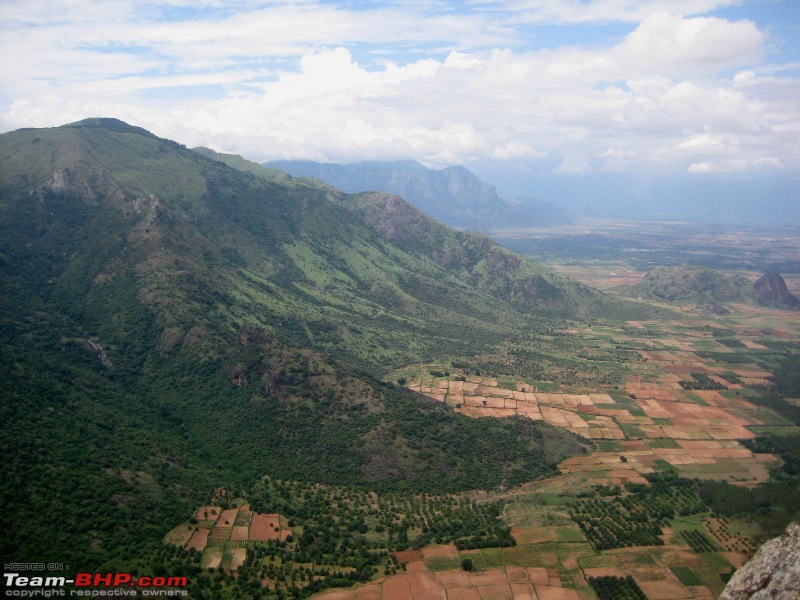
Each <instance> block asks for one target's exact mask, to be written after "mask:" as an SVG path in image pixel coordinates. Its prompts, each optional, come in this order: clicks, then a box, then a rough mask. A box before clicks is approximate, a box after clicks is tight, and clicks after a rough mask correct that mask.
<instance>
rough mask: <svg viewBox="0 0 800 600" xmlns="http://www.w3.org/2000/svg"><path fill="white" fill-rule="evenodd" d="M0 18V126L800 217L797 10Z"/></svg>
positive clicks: (8, 12)
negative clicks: (423, 168)
mask: <svg viewBox="0 0 800 600" xmlns="http://www.w3.org/2000/svg"><path fill="white" fill-rule="evenodd" d="M0 21H1V22H2V25H1V26H0V27H2V36H0V56H2V59H0V60H2V65H3V67H2V69H0V129H2V130H3V131H8V130H12V129H17V128H20V127H44V126H55V125H60V124H63V123H68V122H72V121H76V120H79V119H82V118H86V117H93V116H109V117H116V118H120V119H123V120H125V121H127V122H129V123H132V124H135V125H139V126H142V127H145V128H147V129H149V130H151V131H152V132H153V133H155V134H157V135H159V136H163V137H168V138H171V139H175V140H177V141H179V142H181V143H184V144H186V145H187V146H190V147H193V146H208V147H211V148H213V149H215V150H219V151H225V152H234V153H238V154H242V155H243V156H245V157H247V158H249V159H251V160H257V161H266V160H275V159H310V160H317V161H329V162H356V161H361V160H395V159H415V160H418V161H420V162H422V163H423V164H425V165H427V166H430V167H434V168H440V167H444V166H447V165H453V164H463V165H465V166H467V167H468V168H470V169H472V170H473V171H474V172H476V173H477V174H478V175H479V176H481V177H482V178H483V179H484V180H486V181H488V182H490V183H493V184H495V185H497V187H498V191H499V192H500V193H501V195H504V196H514V195H519V196H528V197H533V196H538V197H541V198H544V199H547V200H550V201H552V202H555V203H559V204H564V205H567V206H571V207H573V208H579V207H583V206H585V205H592V206H594V207H596V208H601V209H607V210H610V211H612V212H613V211H617V212H620V211H621V212H622V213H625V214H632V215H637V214H640V215H642V214H647V215H662V216H673V217H674V216H680V215H686V216H693V215H694V216H697V215H700V216H709V215H715V214H718V215H719V216H720V217H721V218H725V217H726V216H727V217H733V216H741V217H746V218H763V219H765V220H770V219H781V220H787V219H788V220H798V219H800V183H799V182H800V142H798V140H799V139H800V100H798V99H800V42H799V41H798V40H800V35H798V33H800V31H799V29H800V6H798V5H797V3H796V2H795V1H794V0H775V1H773V0H753V1H735V0H693V1H692V0H675V1H670V2H664V1H657V0H588V1H578V0H565V1H563V2H549V1H545V0H507V1H501V2H483V1H481V0H474V1H471V2H435V1H434V2H313V1H302V0H301V1H297V2H291V1H280V0H277V1H274V2H249V1H248V2H244V1H242V2H235V1H234V2H222V1H214V0H207V1H199V2H186V1H183V0H174V1H171V2H169V1H168V2H157V3H156V2H147V1H144V2H140V1H137V2H133V1H126V0H121V1H118V2H98V1H94V0H71V1H56V2H52V1H50V2H41V1H33V2H30V1H25V2H23V1H17V0H6V1H5V2H3V4H2V6H0Z"/></svg>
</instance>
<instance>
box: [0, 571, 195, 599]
mask: <svg viewBox="0 0 800 600" xmlns="http://www.w3.org/2000/svg"><path fill="white" fill-rule="evenodd" d="M65 573H68V574H65ZM188 583H189V582H188V580H187V578H186V577H176V576H161V575H155V576H150V575H138V574H137V575H133V574H131V573H126V572H110V573H99V572H98V573H90V572H86V571H78V572H77V573H75V572H74V571H73V569H72V567H71V566H70V565H68V564H64V563H36V562H27V563H4V564H3V588H4V590H5V593H4V596H5V597H9V598H66V597H73V596H76V597H85V598H109V597H112V598H126V597H127V598H131V597H133V598H148V597H149V598H169V597H188V595H189V592H188V591H187V590H186V586H187V585H188Z"/></svg>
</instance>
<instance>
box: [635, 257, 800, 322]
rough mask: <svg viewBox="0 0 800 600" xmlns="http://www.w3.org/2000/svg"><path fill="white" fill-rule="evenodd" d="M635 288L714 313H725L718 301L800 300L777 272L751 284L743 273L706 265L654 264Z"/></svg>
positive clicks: (781, 303)
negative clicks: (726, 271) (672, 265)
mask: <svg viewBox="0 0 800 600" xmlns="http://www.w3.org/2000/svg"><path fill="white" fill-rule="evenodd" d="M636 287H637V288H638V289H639V290H641V291H644V292H645V293H647V294H650V295H651V296H653V297H655V298H660V299H663V300H669V301H689V302H696V303H697V304H698V305H699V306H700V308H701V310H702V311H703V312H706V313H708V314H716V315H720V314H725V313H726V312H727V310H726V309H725V308H724V307H723V306H720V304H719V303H725V302H750V303H756V304H762V305H765V306H774V307H779V308H799V307H800V300H798V298H797V297H796V296H794V295H793V294H791V293H790V292H789V290H788V289H787V288H786V282H785V281H784V280H783V277H781V276H780V274H778V273H767V274H765V275H763V276H761V277H760V278H759V279H758V280H756V281H755V282H754V283H750V280H748V278H747V277H745V276H744V275H727V274H725V273H721V272H719V271H716V270H714V269H708V268H705V267H696V266H691V265H681V266H678V267H656V268H655V269H652V270H651V271H649V272H648V273H647V274H646V275H645V276H644V278H643V279H642V281H641V283H640V284H639V285H638V286H636Z"/></svg>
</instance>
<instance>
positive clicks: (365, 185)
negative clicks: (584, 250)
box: [263, 160, 570, 231]
mask: <svg viewBox="0 0 800 600" xmlns="http://www.w3.org/2000/svg"><path fill="white" fill-rule="evenodd" d="M263 166H265V167H269V168H276V169H280V170H281V171H285V172H286V173H289V174H290V175H293V176H295V177H315V178H317V179H319V180H320V181H323V182H325V183H327V184H329V185H332V186H334V187H336V188H338V189H340V190H343V191H345V192H349V193H357V192H363V191H369V190H372V191H380V192H387V193H390V194H395V195H398V196H402V197H403V198H404V199H405V200H407V201H408V202H410V203H411V204H412V205H414V206H415V207H416V208H418V209H419V210H421V211H422V212H424V213H425V214H427V215H429V216H431V217H433V218H435V219H437V220H438V221H441V222H442V223H446V224H447V225H450V226H451V227H456V228H458V229H472V230H475V231H488V230H491V229H493V228H498V227H534V226H538V227H544V226H552V225H562V224H567V223H570V216H569V213H568V211H566V210H565V209H561V208H558V207H556V206H554V205H552V204H550V203H549V202H546V201H544V200H533V199H531V200H528V199H521V198H513V199H507V200H504V199H501V198H499V197H498V195H497V191H496V190H495V187H494V186H493V185H490V184H488V183H484V182H483V181H481V180H480V179H478V177H477V176H476V175H475V174H474V173H472V172H471V171H469V170H468V169H467V168H465V167H462V166H452V167H447V168H444V169H438V170H437V169H429V168H427V167H425V166H424V165H422V164H420V163H418V162H416V161H413V160H406V161H394V162H392V161H385V162H384V161H364V162H359V163H351V164H343V165H340V164H336V163H318V162H314V161H302V160H280V161H272V162H266V163H263Z"/></svg>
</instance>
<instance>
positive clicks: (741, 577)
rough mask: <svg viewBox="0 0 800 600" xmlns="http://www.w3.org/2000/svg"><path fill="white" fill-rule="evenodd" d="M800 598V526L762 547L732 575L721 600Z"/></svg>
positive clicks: (789, 528) (783, 599)
mask: <svg viewBox="0 0 800 600" xmlns="http://www.w3.org/2000/svg"><path fill="white" fill-rule="evenodd" d="M797 598H800V525H797V524H795V523H793V524H791V525H789V527H787V528H786V531H785V532H784V533H783V535H781V536H780V537H777V538H775V539H774V540H770V541H769V542H767V543H766V544H764V545H763V546H761V548H759V549H758V552H756V555H755V556H754V557H753V558H752V559H750V561H749V562H748V563H747V564H745V565H744V566H743V567H742V568H741V569H739V570H738V571H736V573H735V574H734V575H733V577H731V580H730V581H729V582H728V585H727V586H726V587H725V590H724V591H723V592H722V595H721V596H720V597H719V600H767V599H773V600H790V599H795V600H796V599H797Z"/></svg>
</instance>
